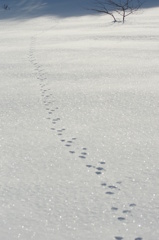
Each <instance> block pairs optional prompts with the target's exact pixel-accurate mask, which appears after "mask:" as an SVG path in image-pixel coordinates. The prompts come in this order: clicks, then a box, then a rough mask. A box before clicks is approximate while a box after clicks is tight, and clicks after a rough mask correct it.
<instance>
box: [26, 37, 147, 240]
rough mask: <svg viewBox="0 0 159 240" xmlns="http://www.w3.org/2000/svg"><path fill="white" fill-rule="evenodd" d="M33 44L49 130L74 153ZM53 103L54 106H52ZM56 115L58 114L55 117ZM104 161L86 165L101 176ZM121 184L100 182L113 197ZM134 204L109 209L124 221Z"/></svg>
mask: <svg viewBox="0 0 159 240" xmlns="http://www.w3.org/2000/svg"><path fill="white" fill-rule="evenodd" d="M35 44H36V38H35V37H33V38H32V40H31V45H30V52H29V60H30V62H31V63H32V65H33V66H34V70H35V73H36V76H37V79H38V80H39V82H40V83H39V84H40V91H41V97H42V101H43V104H44V106H45V110H46V111H47V119H48V120H49V121H51V122H52V127H51V130H52V131H53V132H54V133H55V134H56V135H57V136H59V138H60V141H61V143H63V144H64V146H65V147H67V148H68V151H69V153H70V154H72V155H75V154H77V153H76V151H75V150H74V149H72V146H73V144H74V143H75V142H76V137H72V138H70V139H65V138H64V137H63V135H64V133H65V131H66V129H65V128H60V127H59V125H60V124H59V123H60V121H61V118H60V113H59V114H58V112H59V108H58V106H56V101H55V99H54V98H53V95H52V93H51V89H50V88H48V87H47V86H48V84H47V78H46V74H45V72H44V70H43V69H42V66H41V65H40V64H38V63H37V60H36V58H35V56H34V51H35ZM53 105H54V107H52V106H53ZM55 115H56V117H55ZM57 115H59V116H58V117H57ZM87 156H88V152H87V148H86V147H82V148H81V151H80V152H79V154H78V157H79V158H80V159H81V160H86V159H87ZM105 164H106V162H105V161H100V162H98V166H93V165H91V164H86V167H87V168H89V169H92V171H94V173H95V174H96V175H97V176H99V177H100V176H101V175H102V174H103V172H105V171H106V169H105V168H104V166H105ZM121 185H122V182H121V181H118V182H116V183H115V184H107V183H106V182H105V181H103V182H101V187H102V188H104V190H105V195H106V196H107V197H113V196H114V195H115V194H116V193H117V192H118V191H120V186H121ZM135 206H136V204H135V203H130V204H129V205H128V206H127V208H125V207H124V209H119V208H118V207H116V206H111V211H112V213H114V212H119V213H121V214H119V215H118V217H117V220H118V221H120V222H124V221H125V220H126V218H128V217H132V210H133V208H134V207H135ZM114 239H116V240H123V239H124V237H122V236H115V237H114ZM134 240H143V238H141V237H136V238H135V239H134Z"/></svg>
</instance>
